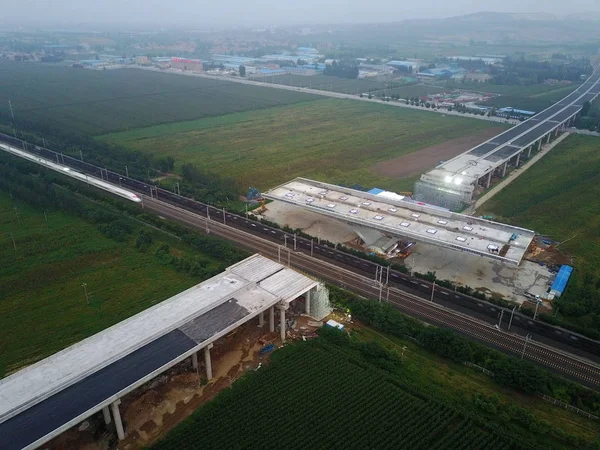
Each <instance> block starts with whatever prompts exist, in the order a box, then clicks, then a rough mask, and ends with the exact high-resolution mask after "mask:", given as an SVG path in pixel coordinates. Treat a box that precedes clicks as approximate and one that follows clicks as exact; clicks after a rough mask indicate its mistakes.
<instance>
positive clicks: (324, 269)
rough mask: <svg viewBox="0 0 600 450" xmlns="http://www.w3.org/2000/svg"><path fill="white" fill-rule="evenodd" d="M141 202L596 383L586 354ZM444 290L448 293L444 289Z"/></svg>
mask: <svg viewBox="0 0 600 450" xmlns="http://www.w3.org/2000/svg"><path fill="white" fill-rule="evenodd" d="M144 207H145V208H147V209H149V210H151V211H153V212H155V213H157V214H159V215H161V216H163V217H166V218H169V219H172V220H174V221H177V222H179V223H182V224H184V225H187V226H189V227H192V228H195V229H197V230H199V231H203V232H207V231H208V232H209V233H212V234H214V235H217V236H221V237H224V238H226V239H227V240H230V241H233V242H236V243H237V244H239V245H241V246H243V247H245V248H248V249H249V250H252V251H255V252H258V253H260V254H262V255H264V256H266V257H269V258H272V259H275V260H278V261H280V262H282V263H284V264H288V265H289V266H290V267H293V268H295V269H297V270H300V271H303V272H306V273H309V274H311V275H313V276H315V277H317V278H319V279H322V280H325V281H328V282H330V283H333V284H336V285H338V286H340V287H343V288H347V289H349V290H351V291H353V292H355V293H357V294H359V295H361V296H365V297H367V298H378V297H379V296H380V295H381V296H382V297H383V298H385V299H386V300H385V301H389V302H390V303H392V304H394V306H395V307H396V308H398V309H399V310H400V311H403V312H405V313H407V314H409V315H411V316H414V317H417V318H420V319H423V320H425V321H427V322H430V323H433V324H437V325H441V326H444V327H448V328H453V329H455V330H457V331H459V332H461V333H463V334H466V335H468V336H471V337H473V338H475V339H477V340H479V341H482V342H485V343H487V344H489V345H491V346H493V347H496V348H499V349H501V350H503V351H505V352H508V353H512V354H515V355H518V356H521V357H523V358H525V359H529V360H532V361H535V362H537V363H539V364H542V365H545V366H547V367H549V368H551V369H552V370H554V371H556V372H560V373H562V374H564V375H566V376H568V377H571V378H574V379H577V380H579V381H581V382H583V383H585V384H588V385H590V386H594V387H596V388H598V387H600V366H599V365H597V364H594V363H592V362H591V361H588V360H586V359H583V358H579V357H576V356H574V355H571V354H568V353H566V352H562V351H560V350H557V349H555V348H552V347H550V346H547V345H544V344H541V343H538V342H532V341H529V342H527V341H526V339H525V338H523V337H522V336H518V335H514V334H511V333H507V332H505V331H502V330H497V329H496V328H494V327H491V326H490V325H489V324H487V323H485V322H481V321H479V320H477V319H474V318H472V317H469V316H467V315H464V314H460V313H457V312H456V311H452V310H449V309H447V308H445V307H443V306H440V305H438V304H437V303H434V302H429V301H425V300H423V299H422V298H420V297H417V296H415V295H412V294H410V293H407V292H404V291H401V290H399V289H397V288H394V287H390V286H389V285H388V286H387V287H384V286H382V285H380V284H379V283H377V282H376V281H375V280H373V279H370V278H367V277H365V276H361V275H358V274H357V273H356V272H353V271H350V270H347V269H344V268H342V267H340V266H337V265H333V264H331V263H328V262H326V261H322V260H319V259H316V258H312V257H310V256H308V255H306V254H304V253H302V252H294V251H292V250H291V249H286V248H282V246H281V245H280V244H277V243H275V242H271V241H269V240H266V239H263V238H261V237H257V236H255V235H252V234H249V233H246V232H244V231H242V230H239V229H237V228H233V227H230V226H227V225H224V224H222V223H220V222H216V221H213V220H209V219H207V218H205V217H202V216H200V215H198V214H195V213H192V212H190V211H187V210H185V209H181V208H178V207H176V206H173V205H170V204H168V203H163V202H161V201H159V200H156V199H151V198H148V197H146V196H144ZM382 291H383V292H382ZM446 295H450V294H447V293H446Z"/></svg>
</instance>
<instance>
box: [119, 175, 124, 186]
mask: <svg viewBox="0 0 600 450" xmlns="http://www.w3.org/2000/svg"><path fill="white" fill-rule="evenodd" d="M122 179H123V178H121V177H119V187H123V185H122V184H121V180H122Z"/></svg>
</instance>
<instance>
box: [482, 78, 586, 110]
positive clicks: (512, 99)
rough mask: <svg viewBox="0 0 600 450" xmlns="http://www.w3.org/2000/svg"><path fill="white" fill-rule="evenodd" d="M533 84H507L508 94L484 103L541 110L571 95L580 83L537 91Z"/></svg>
mask: <svg viewBox="0 0 600 450" xmlns="http://www.w3.org/2000/svg"><path fill="white" fill-rule="evenodd" d="M533 86H539V85H535V84H534V85H532V86H506V88H507V89H506V94H503V95H500V96H499V97H496V98H492V99H490V100H488V101H486V102H483V103H482V104H483V105H486V106H495V107H498V108H503V107H506V106H512V107H513V108H517V109H525V110H528V111H535V112H539V111H542V110H544V109H546V108H548V107H550V106H552V104H553V103H555V102H557V101H559V100H560V99H562V98H564V97H566V96H567V95H569V94H570V93H571V92H572V91H574V90H575V89H576V88H577V86H578V85H571V86H562V87H555V88H554V89H551V90H546V91H543V90H542V91H538V92H536V90H535V89H533ZM543 86H546V85H543ZM511 87H512V88H523V89H514V91H513V90H511V89H508V88H511ZM525 88H531V91H530V92H531V93H530V94H529V95H528V94H527V90H526V89H525Z"/></svg>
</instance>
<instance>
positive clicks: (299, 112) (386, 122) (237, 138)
mask: <svg viewBox="0 0 600 450" xmlns="http://www.w3.org/2000/svg"><path fill="white" fill-rule="evenodd" d="M497 126H498V124H497V123H495V122H487V121H482V120H475V119H468V118H462V117H455V116H448V117H444V116H443V115H441V114H434V113H430V112H425V111H423V112H421V111H414V110H407V109H404V108H394V107H391V106H386V105H378V104H372V103H366V102H356V101H352V100H339V99H326V100H320V101H318V102H312V103H302V104H296V105H288V106H284V107H276V108H271V109H265V110H261V111H254V112H247V113H238V114H228V115H225V116H220V117H214V118H207V119H202V120H196V121H190V122H180V123H174V124H168V125H160V126H155V127H149V128H144V129H139V130H133V131H129V132H122V133H116V134H110V135H106V136H103V137H102V139H105V140H107V141H111V142H116V143H118V144H122V145H124V146H125V147H127V148H130V149H135V150H139V151H142V152H149V153H151V154H156V155H157V154H161V155H171V156H173V157H174V158H175V161H176V167H177V166H178V165H181V164H183V163H192V164H194V165H197V166H198V167H203V168H205V169H207V170H210V171H222V172H223V173H225V174H227V175H228V176H231V177H235V178H237V179H239V180H240V181H241V183H242V185H246V186H256V187H258V188H261V189H265V188H269V187H273V186H275V185H277V184H278V183H281V182H283V181H286V180H288V179H290V178H293V177H296V176H305V177H311V178H315V179H318V180H323V181H329V182H334V183H346V184H356V183H358V184H361V185H363V186H374V185H377V186H379V187H382V188H388V189H396V188H399V187H401V182H400V181H399V180H398V179H394V178H386V177H382V176H381V175H378V174H377V173H376V172H375V171H374V170H373V169H372V167H371V166H372V165H374V164H375V163H378V162H381V161H385V160H388V159H392V158H395V157H398V156H401V155H404V154H408V153H412V152H415V151H417V150H419V149H421V148H425V147H429V146H431V145H435V144H438V143H441V142H444V141H446V140H449V139H453V138H457V137H461V136H465V135H470V134H474V133H478V132H480V131H481V130H483V129H486V128H490V127H497ZM465 150H468V149H467V148H465Z"/></svg>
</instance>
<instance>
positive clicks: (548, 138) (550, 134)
mask: <svg viewBox="0 0 600 450" xmlns="http://www.w3.org/2000/svg"><path fill="white" fill-rule="evenodd" d="M550 136H552V132H550V133H548V137H547V138H546V144H547V143H548V142H550Z"/></svg>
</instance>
